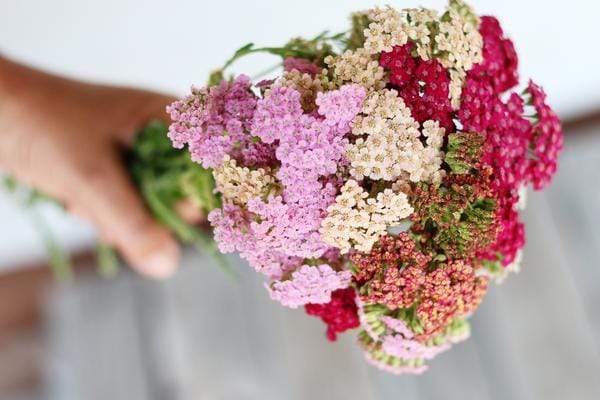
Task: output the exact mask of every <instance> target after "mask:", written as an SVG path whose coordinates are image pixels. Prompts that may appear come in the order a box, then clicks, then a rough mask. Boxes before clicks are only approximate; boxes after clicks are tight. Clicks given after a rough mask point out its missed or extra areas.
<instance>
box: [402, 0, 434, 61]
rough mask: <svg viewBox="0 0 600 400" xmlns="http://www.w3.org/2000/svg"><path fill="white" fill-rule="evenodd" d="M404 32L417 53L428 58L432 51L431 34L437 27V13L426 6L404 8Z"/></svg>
mask: <svg viewBox="0 0 600 400" xmlns="http://www.w3.org/2000/svg"><path fill="white" fill-rule="evenodd" d="M406 20H407V23H406V25H405V26H406V34H407V35H408V38H409V39H410V40H411V41H412V42H414V43H415V45H416V51H417V55H418V56H419V57H421V58H422V59H424V60H430V59H431V58H432V52H433V40H432V36H433V34H434V31H435V30H436V29H437V24H438V14H437V11H435V10H430V9H427V8H411V9H408V10H406Z"/></svg>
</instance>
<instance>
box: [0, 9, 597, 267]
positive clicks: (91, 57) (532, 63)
mask: <svg viewBox="0 0 600 400" xmlns="http://www.w3.org/2000/svg"><path fill="white" fill-rule="evenodd" d="M444 3H445V2H444V1H441V0H421V1H418V0H404V1H399V0H396V1H394V0H388V1H383V2H381V1H369V0H303V1H283V0H262V1H233V0H218V1H198V0H197V1H184V0H169V1H167V0H163V1H159V0H151V1H149V0H146V1H142V0H138V1H136V0H102V1H100V0H98V1H91V0H52V1H46V0H0V52H2V53H6V54H7V55H8V56H10V57H13V58H15V59H18V60H21V61H24V62H27V63H30V64H33V65H35V66H38V67H41V68H45V69H48V70H51V71H54V72H57V73H61V74H67V75H70V76H73V77H77V78H81V79H89V80H96V81H104V82H110V83H118V84H128V85H138V86H144V87H148V88H153V89H157V90H164V91H169V92H172V93H175V94H183V93H185V92H186V91H187V89H188V87H189V86H190V84H192V83H194V82H195V83H203V82H204V81H205V79H206V76H207V74H208V72H209V71H210V70H211V68H213V67H215V66H218V65H220V64H221V63H222V62H223V61H224V60H225V59H227V58H228V57H229V55H230V54H231V53H232V51H233V50H235V49H236V48H238V47H239V46H240V45H242V44H245V43H246V42H249V41H253V42H255V43H257V44H265V45H277V44H282V43H283V42H285V41H286V40H287V39H288V38H289V37H293V36H298V35H304V36H310V35H314V34H317V33H319V32H320V31H322V30H323V29H325V28H328V29H330V30H332V31H338V30H343V29H345V28H346V26H347V15H348V14H349V13H350V11H353V10H358V9H364V8H368V7H371V6H373V5H374V4H391V5H394V6H397V7H409V6H417V5H424V6H427V7H435V8H438V9H439V8H441V7H442V6H443V4H444ZM471 3H472V4H473V5H474V6H475V7H476V9H477V11H478V12H480V13H487V14H494V15H496V16H498V17H499V18H500V20H501V22H502V24H503V26H504V29H505V31H506V32H507V33H508V34H509V35H510V36H511V37H512V38H513V39H514V41H515V44H516V47H517V50H518V52H519V55H520V59H521V73H522V77H523V78H527V77H530V76H532V77H534V78H535V79H536V81H538V82H540V83H542V84H543V85H544V87H545V88H546V90H547V92H548V93H549V94H550V96H551V102H552V103H553V104H554V105H555V106H556V108H557V109H558V111H559V113H560V114H561V115H562V116H563V117H568V116H572V115H575V114H577V113H580V112H585V111H586V110H591V109H595V108H596V107H597V106H599V105H600V90H599V89H600V72H599V71H600V52H598V50H597V40H598V38H599V37H600V35H598V32H597V31H596V28H597V25H598V22H597V20H598V14H599V12H600V3H598V2H593V1H590V0H571V1H569V2H565V1H558V0H552V1H548V0H546V1H544V0H530V1H517V0H503V1H497V0H479V1H478V0H472V1H471ZM269 65H271V64H270V62H269V59H266V58H264V57H262V56H256V57H255V58H252V59H251V60H249V61H247V62H244V63H240V64H239V67H238V71H240V72H241V71H244V72H249V73H252V72H256V71H259V70H261V69H262V68H261V67H264V66H269ZM0 134H1V132H0ZM44 212H45V214H47V215H49V218H50V221H51V223H52V225H53V226H54V227H55V229H56V231H57V233H58V235H59V237H60V238H61V241H62V242H63V243H64V244H65V245H66V246H67V247H69V248H70V249H77V248H82V247H85V246H86V245H89V244H90V243H92V242H93V238H94V232H93V229H92V227H90V226H89V225H88V224H87V223H85V222H84V221H80V220H76V219H74V218H71V217H63V216H62V215H61V213H60V212H59V211H57V210H54V209H49V210H45V211H44ZM43 258H44V250H43V245H42V242H41V241H40V239H39V237H38V235H37V233H36V231H35V229H34V227H33V226H32V224H31V221H30V220H29V218H28V217H27V212H24V211H23V210H21V209H20V208H19V207H18V206H16V205H15V204H14V202H13V201H12V200H11V199H9V198H8V197H7V196H6V195H3V194H2V193H0V268H8V267H9V266H14V265H17V264H24V263H31V262H34V261H39V260H41V259H43Z"/></svg>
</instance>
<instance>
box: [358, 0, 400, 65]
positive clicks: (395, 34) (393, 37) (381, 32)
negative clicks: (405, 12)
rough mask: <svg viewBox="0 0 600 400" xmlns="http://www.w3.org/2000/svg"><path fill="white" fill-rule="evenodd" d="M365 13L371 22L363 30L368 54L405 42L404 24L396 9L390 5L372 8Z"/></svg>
mask: <svg viewBox="0 0 600 400" xmlns="http://www.w3.org/2000/svg"><path fill="white" fill-rule="evenodd" d="M367 15H368V18H369V20H370V21H371V23H370V24H369V27H368V28H367V29H365V31H364V37H365V44H364V49H365V50H366V51H367V52H368V53H369V54H379V53H381V52H384V51H392V49H393V48H394V46H402V45H404V44H406V42H407V41H408V35H407V34H406V26H405V23H404V20H403V18H402V15H401V14H400V13H399V12H398V11H397V10H395V9H394V8H392V7H390V6H387V7H384V8H374V9H372V10H369V11H368V13H367Z"/></svg>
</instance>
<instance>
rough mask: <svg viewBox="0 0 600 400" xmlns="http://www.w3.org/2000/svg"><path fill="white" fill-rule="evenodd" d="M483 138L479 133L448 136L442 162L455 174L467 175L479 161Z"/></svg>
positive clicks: (461, 133) (457, 133)
mask: <svg viewBox="0 0 600 400" xmlns="http://www.w3.org/2000/svg"><path fill="white" fill-rule="evenodd" d="M484 141H485V138H484V136H483V135H481V134H479V133H471V132H455V133H451V134H450V135H448V148H447V150H446V157H445V159H444V161H445V162H446V164H448V166H449V167H450V170H451V171H452V172H453V173H455V174H468V173H470V172H471V171H472V170H473V169H475V168H476V166H477V164H478V163H479V161H480V160H481V156H482V153H483V144H484Z"/></svg>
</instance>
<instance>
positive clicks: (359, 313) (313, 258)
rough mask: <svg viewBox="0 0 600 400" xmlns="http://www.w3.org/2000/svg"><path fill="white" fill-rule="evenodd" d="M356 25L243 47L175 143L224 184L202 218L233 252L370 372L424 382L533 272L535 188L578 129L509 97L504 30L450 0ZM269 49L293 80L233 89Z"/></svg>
mask: <svg viewBox="0 0 600 400" xmlns="http://www.w3.org/2000/svg"><path fill="white" fill-rule="evenodd" d="M351 22H352V27H351V30H350V31H349V32H347V33H343V34H338V35H329V34H327V33H324V34H321V35H319V36H317V37H316V38H314V39H312V40H303V39H294V40H292V41H290V42H289V43H288V44H287V45H286V46H284V47H281V48H255V47H254V45H252V44H249V45H247V46H244V47H242V48H241V49H240V50H238V51H237V52H236V53H235V55H234V56H233V57H232V59H231V60H229V61H228V62H227V63H226V65H225V67H224V68H222V69H220V70H218V71H216V72H215V73H213V74H212V75H211V78H210V81H209V85H208V86H207V87H203V88H192V92H191V94H190V95H189V96H187V97H185V98H184V99H182V100H180V101H177V102H175V103H174V104H172V105H171V106H170V107H168V112H169V113H170V115H171V118H172V120H173V122H172V124H171V125H170V127H169V129H168V137H169V138H170V139H171V141H172V144H173V146H174V147H175V148H176V149H182V148H184V147H185V146H187V148H188V149H189V153H190V156H191V160H193V161H194V162H195V163H197V164H200V165H201V167H202V168H203V170H204V171H207V172H208V173H211V174H212V177H213V178H214V197H213V198H211V197H210V196H208V197H207V198H208V199H210V200H209V201H207V200H204V201H200V202H199V203H198V204H199V205H200V206H202V207H205V208H206V205H207V204H208V203H210V204H211V207H209V208H210V209H211V210H210V213H209V214H208V220H209V221H210V223H211V225H212V227H213V229H214V238H215V240H216V243H217V244H218V247H219V249H220V251H221V252H223V253H230V252H238V253H239V254H240V255H241V257H242V258H244V259H245V260H247V262H248V263H249V264H250V266H251V267H252V268H254V269H255V270H256V271H257V272H259V273H261V274H263V275H265V276H266V278H267V280H268V283H266V289H267V291H268V293H269V295H270V296H271V298H272V299H273V300H276V301H278V302H280V303H281V304H282V305H284V306H287V307H291V308H297V307H304V309H305V310H306V312H307V313H308V314H309V315H314V316H317V317H319V318H321V319H322V320H323V322H325V324H326V325H327V337H328V338H329V339H330V340H335V339H336V336H337V335H338V334H339V333H341V332H344V331H346V330H349V329H353V328H359V333H358V342H359V344H360V346H361V347H362V348H363V349H364V353H365V356H366V359H367V360H368V361H369V362H371V363H372V364H374V365H376V366H377V367H379V368H381V369H383V370H386V371H389V372H392V373H421V372H423V371H425V370H426V368H427V366H426V364H425V363H426V361H427V360H429V359H431V358H433V357H435V356H436V355H437V354H439V353H440V352H443V351H445V350H447V349H448V348H449V347H450V346H451V345H452V344H454V343H456V342H459V341H461V340H464V339H465V338H467V337H468V335H469V324H468V320H467V319H468V317H469V316H470V315H471V314H472V313H473V312H474V311H475V309H476V308H477V307H478V305H479V304H480V302H481V300H482V298H483V296H484V295H485V293H486V290H487V287H488V283H489V281H490V280H500V279H502V278H503V277H504V276H505V275H506V274H507V273H508V272H510V271H515V270H517V269H518V263H519V259H520V254H521V249H522V248H523V245H524V242H525V237H524V227H523V224H522V223H521V222H520V220H519V209H520V208H522V207H523V206H524V202H525V188H526V187H527V185H532V186H533V188H534V189H536V190H539V189H542V188H543V187H544V186H546V185H547V184H548V183H549V182H550V180H551V178H552V175H553V174H554V172H555V171H556V167H557V164H556V162H557V156H558V153H559V152H560V150H561V148H562V130H561V125H560V121H559V119H558V117H557V115H556V114H555V113H554V111H552V109H551V108H550V107H549V106H548V105H547V104H546V95H545V93H544V91H543V90H542V89H541V88H540V87H539V86H538V85H536V84H535V83H533V82H531V81H530V82H529V83H528V84H527V85H526V87H525V88H524V90H523V91H522V92H521V93H516V92H511V93H509V91H510V90H511V89H512V88H514V87H515V86H516V85H517V84H518V74H517V65H518V59H517V54H516V52H515V49H514V47H513V44H512V42H511V41H510V40H509V39H507V38H506V37H505V36H504V33H503V31H502V28H501V27H500V24H499V22H498V20H497V19H496V18H494V17H490V16H484V17H479V16H477V15H476V14H475V13H474V12H473V10H472V9H471V8H470V7H469V6H467V5H466V4H465V3H463V2H462V1H460V0H451V1H450V2H449V5H448V7H447V9H446V10H445V11H444V12H443V13H441V14H438V13H437V12H436V11H433V10H429V9H425V8H413V9H404V10H396V9H394V8H391V7H386V8H375V9H372V10H368V11H366V12H358V13H355V14H353V15H352V16H351ZM260 51H264V52H268V53H271V54H275V55H278V56H281V57H282V61H283V72H282V73H281V75H280V76H278V77H276V78H275V79H269V80H262V81H259V82H253V81H251V79H250V78H249V77H247V76H245V75H239V76H236V77H225V73H226V71H225V70H226V68H228V67H229V66H230V65H231V64H232V63H233V62H234V61H235V60H237V59H238V58H240V57H242V56H244V55H246V54H250V53H254V52H260ZM206 181H207V180H206V179H205V181H204V183H206ZM192 187H193V186H192ZM205 197H206V196H205ZM207 211H208V209H207Z"/></svg>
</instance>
